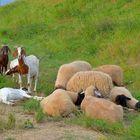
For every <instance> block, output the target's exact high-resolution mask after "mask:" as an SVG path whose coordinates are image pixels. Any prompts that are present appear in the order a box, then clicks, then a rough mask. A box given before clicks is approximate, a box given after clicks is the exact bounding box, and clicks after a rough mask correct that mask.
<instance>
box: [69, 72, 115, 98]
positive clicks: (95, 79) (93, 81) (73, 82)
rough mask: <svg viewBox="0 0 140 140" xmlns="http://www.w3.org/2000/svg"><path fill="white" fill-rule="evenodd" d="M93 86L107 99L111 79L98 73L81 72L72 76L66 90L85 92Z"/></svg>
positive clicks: (111, 85)
mask: <svg viewBox="0 0 140 140" xmlns="http://www.w3.org/2000/svg"><path fill="white" fill-rule="evenodd" d="M91 85H93V86H95V87H97V89H98V90H99V91H100V92H101V93H102V96H103V97H104V98H107V97H109V93H110V90H111V89H112V87H113V84H112V80H111V77H110V76H109V75H108V74H105V73H103V72H98V71H81V72H77V73H76V74H74V75H73V76H72V77H71V79H70V80H69V81H68V83H67V86H66V89H67V90H69V91H73V92H76V93H77V92H80V91H81V90H83V91H85V90H86V88H87V87H89V86H91Z"/></svg>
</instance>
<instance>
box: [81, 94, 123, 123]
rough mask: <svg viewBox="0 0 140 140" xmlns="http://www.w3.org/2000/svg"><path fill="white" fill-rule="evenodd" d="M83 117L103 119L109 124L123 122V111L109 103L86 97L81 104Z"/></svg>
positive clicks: (104, 100)
mask: <svg viewBox="0 0 140 140" xmlns="http://www.w3.org/2000/svg"><path fill="white" fill-rule="evenodd" d="M81 108H82V110H83V111H84V112H85V115H86V116H88V117H90V118H95V119H103V120H106V121H109V122H120V121H122V120H123V109H122V107H121V106H120V105H116V104H114V103H113V102H111V101H108V100H106V99H103V98H97V97H93V96H86V97H85V98H84V100H83V101H82V103H81Z"/></svg>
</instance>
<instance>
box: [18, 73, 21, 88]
mask: <svg viewBox="0 0 140 140" xmlns="http://www.w3.org/2000/svg"><path fill="white" fill-rule="evenodd" d="M18 78H19V82H18V83H19V86H20V88H22V77H21V75H20V74H19V75H18Z"/></svg>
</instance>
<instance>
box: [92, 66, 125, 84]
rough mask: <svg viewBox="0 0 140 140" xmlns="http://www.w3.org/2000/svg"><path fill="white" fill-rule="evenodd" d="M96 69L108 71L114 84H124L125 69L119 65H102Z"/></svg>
mask: <svg viewBox="0 0 140 140" xmlns="http://www.w3.org/2000/svg"><path fill="white" fill-rule="evenodd" d="M93 70H95V71H101V72H104V73H107V74H109V75H110V77H111V78H112V81H113V83H114V85H116V86H122V85H123V71H122V68H121V67H120V66H117V65H102V66H99V67H97V68H94V69H93Z"/></svg>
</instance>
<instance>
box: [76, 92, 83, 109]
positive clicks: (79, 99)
mask: <svg viewBox="0 0 140 140" xmlns="http://www.w3.org/2000/svg"><path fill="white" fill-rule="evenodd" d="M84 97H85V93H84V92H83V91H80V92H79V93H78V97H77V100H76V102H75V105H77V106H80V105H81V103H82V101H83V99H84Z"/></svg>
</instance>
